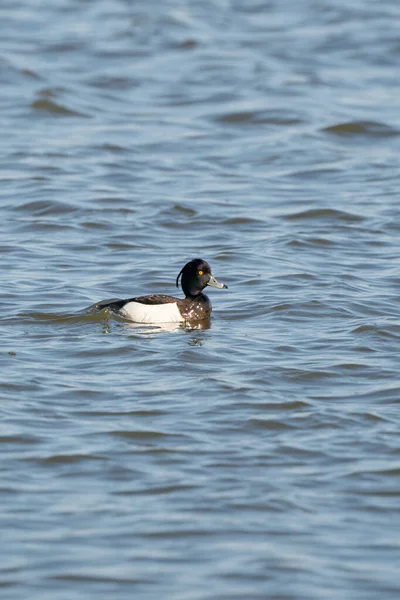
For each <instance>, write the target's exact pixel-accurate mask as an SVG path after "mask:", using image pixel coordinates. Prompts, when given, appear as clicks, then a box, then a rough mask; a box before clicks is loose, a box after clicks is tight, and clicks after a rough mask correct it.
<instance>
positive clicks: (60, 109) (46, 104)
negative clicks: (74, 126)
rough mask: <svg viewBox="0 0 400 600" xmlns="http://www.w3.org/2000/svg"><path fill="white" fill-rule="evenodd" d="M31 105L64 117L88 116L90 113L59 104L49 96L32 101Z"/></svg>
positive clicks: (44, 111)
mask: <svg viewBox="0 0 400 600" xmlns="http://www.w3.org/2000/svg"><path fill="white" fill-rule="evenodd" d="M31 107H32V108H34V109H35V110H37V111H39V112H43V113H48V114H51V115H55V116H62V117H88V116H89V115H87V114H84V113H81V112H78V111H76V110H72V109H71V108H67V107H66V106H64V105H62V104H57V103H56V102H53V101H52V100H48V99H47V98H40V99H39V100H35V101H34V102H32V103H31Z"/></svg>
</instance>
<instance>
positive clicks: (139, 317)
mask: <svg viewBox="0 0 400 600" xmlns="http://www.w3.org/2000/svg"><path fill="white" fill-rule="evenodd" d="M179 280H180V284H181V287H182V291H183V293H184V294H185V297H184V298H175V297H174V296H167V295H164V294H149V295H148V296H137V297H135V298H129V299H127V300H119V299H117V300H110V301H107V300H106V301H103V302H99V303H98V304H96V305H95V307H96V308H97V309H99V310H102V309H104V308H109V309H111V310H112V311H113V312H115V313H116V314H118V315H119V316H121V317H123V318H124V319H129V320H130V321H134V322H135V323H181V322H185V321H202V320H203V319H209V318H210V315H211V311H212V306H211V302H210V300H209V298H208V296H206V295H205V294H204V293H203V290H204V288H206V287H212V288H217V289H223V288H225V289H227V288H228V286H227V285H225V283H220V282H219V281H218V280H217V279H215V277H214V276H213V275H212V273H211V267H210V265H209V264H208V263H207V262H206V261H205V260H203V259H202V258H194V259H193V260H191V261H190V262H188V263H186V265H185V266H184V267H183V268H182V269H181V270H180V272H179V274H178V276H177V278H176V287H177V288H179Z"/></svg>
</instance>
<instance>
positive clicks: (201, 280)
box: [176, 258, 228, 296]
mask: <svg viewBox="0 0 400 600" xmlns="http://www.w3.org/2000/svg"><path fill="white" fill-rule="evenodd" d="M179 278H181V286H182V290H183V293H184V294H185V296H198V295H199V294H201V292H202V291H203V290H204V288H205V287H206V286H207V285H209V286H210V287H214V288H227V287H228V286H227V285H225V284H224V283H220V282H219V281H217V280H216V279H215V277H213V276H212V274H211V267H210V265H209V264H208V263H207V262H206V261H205V260H203V259H202V258H195V259H193V260H191V261H190V262H188V263H187V264H186V265H185V266H184V267H183V269H182V270H181V272H180V273H179V275H178V277H177V278H176V287H179Z"/></svg>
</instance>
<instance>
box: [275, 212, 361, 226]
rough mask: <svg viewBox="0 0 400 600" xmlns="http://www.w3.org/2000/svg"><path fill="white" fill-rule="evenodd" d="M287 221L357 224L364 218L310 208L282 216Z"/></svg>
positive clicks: (351, 214)
mask: <svg viewBox="0 0 400 600" xmlns="http://www.w3.org/2000/svg"><path fill="white" fill-rule="evenodd" d="M282 217H283V218H284V219H287V220H288V221H317V220H319V221H329V222H332V221H338V222H344V223H359V222H361V221H363V220H364V217H362V216H360V215H355V214H354V213H350V212H347V211H343V210H338V209H335V208H312V209H309V210H304V211H300V212H295V213H291V214H285V215H282Z"/></svg>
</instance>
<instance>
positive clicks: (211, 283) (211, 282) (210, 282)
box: [207, 275, 228, 289]
mask: <svg viewBox="0 0 400 600" xmlns="http://www.w3.org/2000/svg"><path fill="white" fill-rule="evenodd" d="M207 285H209V286H210V287H214V288H218V289H222V288H226V289H228V286H227V285H225V283H220V282H219V281H217V280H216V279H215V277H213V276H212V275H211V277H210V279H209V280H208V283H207Z"/></svg>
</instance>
